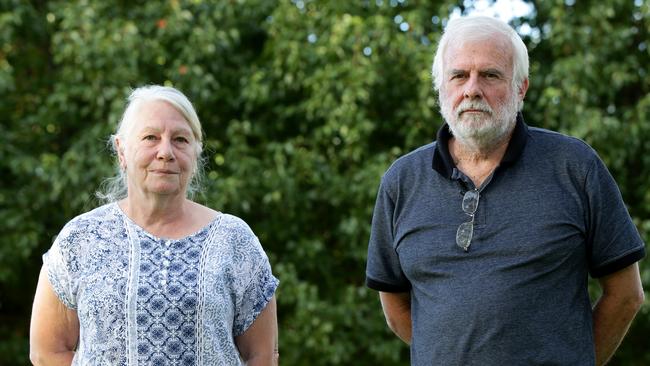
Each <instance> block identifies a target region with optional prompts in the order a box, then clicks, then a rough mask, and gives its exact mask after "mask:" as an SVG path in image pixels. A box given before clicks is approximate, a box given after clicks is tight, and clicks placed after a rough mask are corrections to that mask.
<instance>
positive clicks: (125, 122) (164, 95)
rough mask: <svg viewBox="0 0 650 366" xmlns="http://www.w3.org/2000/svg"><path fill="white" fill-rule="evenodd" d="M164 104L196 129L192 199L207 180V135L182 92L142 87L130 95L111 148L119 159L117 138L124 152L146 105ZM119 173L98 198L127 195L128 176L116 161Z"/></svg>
mask: <svg viewBox="0 0 650 366" xmlns="http://www.w3.org/2000/svg"><path fill="white" fill-rule="evenodd" d="M153 101H164V102H167V103H169V104H171V105H172V106H173V107H174V108H175V109H176V110H177V111H179V112H180V113H181V114H182V115H183V117H185V120H186V121H187V124H188V125H189V126H190V129H191V130H192V134H193V135H194V140H195V146H194V148H195V151H196V160H195V161H194V166H193V172H192V177H191V178H190V182H189V184H188V187H187V195H188V197H190V198H192V197H193V196H194V194H195V193H196V192H197V191H198V188H199V186H200V182H201V180H202V178H203V165H204V162H203V159H202V157H201V152H202V151H203V132H202V129H201V122H200V121H199V117H198V115H197V114H196V110H194V106H192V103H191V102H190V101H189V99H187V97H186V96H185V95H184V94H183V93H181V92H180V91H179V90H177V89H175V88H172V87H168V86H160V85H147V86H142V87H139V88H137V89H135V90H133V92H131V95H129V97H128V99H127V105H126V109H125V110H124V113H123V114H122V118H121V119H120V123H119V125H118V126H117V131H116V132H115V134H114V135H111V137H110V139H109V145H110V147H111V149H112V151H113V152H114V153H115V155H116V156H117V154H118V151H117V150H118V146H117V143H116V142H115V140H116V138H119V139H120V142H121V145H122V146H121V148H122V149H124V145H125V143H126V141H128V136H129V135H130V134H131V133H132V131H133V127H134V126H135V125H136V124H137V123H138V120H137V114H138V111H139V110H140V108H141V107H142V105H144V104H145V103H147V102H153ZM116 161H117V164H116V168H117V174H116V175H115V176H113V177H111V178H108V179H106V180H105V181H104V182H103V183H102V187H101V188H100V190H99V191H97V192H96V196H97V197H98V198H99V199H100V200H102V201H104V202H115V201H119V200H121V199H123V198H126V196H127V193H128V191H127V187H128V185H127V181H126V180H127V176H126V172H125V171H124V169H123V168H122V167H121V166H120V164H119V159H116Z"/></svg>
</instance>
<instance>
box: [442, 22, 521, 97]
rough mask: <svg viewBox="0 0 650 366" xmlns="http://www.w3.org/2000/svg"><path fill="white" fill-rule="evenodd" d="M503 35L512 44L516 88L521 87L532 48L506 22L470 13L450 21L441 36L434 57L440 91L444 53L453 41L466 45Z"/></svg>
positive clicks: (514, 86) (513, 82)
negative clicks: (527, 46)
mask: <svg viewBox="0 0 650 366" xmlns="http://www.w3.org/2000/svg"><path fill="white" fill-rule="evenodd" d="M495 36H502V37H504V38H505V39H506V40H508V41H509V43H510V44H511V46H512V51H513V52H512V54H513V60H512V66H513V75H512V76H513V78H512V87H513V88H514V89H515V90H519V88H520V87H521V85H522V83H523V82H524V80H525V79H527V78H528V50H527V49H526V45H525V44H524V42H523V41H522V40H521V37H520V36H519V34H517V32H516V31H515V30H514V29H512V27H510V26H509V25H508V24H507V23H505V22H504V21H502V20H500V19H497V18H492V17H488V16H466V17H461V18H455V19H452V20H450V21H449V23H447V27H446V28H445V31H444V33H443V35H442V37H441V38H440V42H439V43H438V48H437V49H436V55H435V57H434V59H433V67H432V68H431V74H432V76H433V87H434V88H435V90H436V91H439V90H440V88H441V86H442V81H443V79H444V75H443V72H444V55H445V52H446V50H447V48H448V47H449V45H450V44H454V45H462V44H463V43H464V42H477V41H485V40H489V39H494V37H495Z"/></svg>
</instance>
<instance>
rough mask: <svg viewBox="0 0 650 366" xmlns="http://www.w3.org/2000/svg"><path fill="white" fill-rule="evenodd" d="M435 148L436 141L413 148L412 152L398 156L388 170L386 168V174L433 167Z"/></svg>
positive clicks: (390, 174)
mask: <svg viewBox="0 0 650 366" xmlns="http://www.w3.org/2000/svg"><path fill="white" fill-rule="evenodd" d="M435 149H436V142H435V141H434V142H430V143H428V144H426V145H423V146H420V147H418V148H416V149H414V150H411V151H410V152H408V153H406V154H404V155H402V156H400V157H399V158H397V159H396V160H395V161H394V162H393V163H392V164H391V165H390V167H389V168H388V170H386V173H385V175H388V176H392V175H395V174H398V175H399V174H401V173H404V172H405V171H413V170H414V169H422V168H423V167H429V168H431V162H432V159H433V152H434V151H435Z"/></svg>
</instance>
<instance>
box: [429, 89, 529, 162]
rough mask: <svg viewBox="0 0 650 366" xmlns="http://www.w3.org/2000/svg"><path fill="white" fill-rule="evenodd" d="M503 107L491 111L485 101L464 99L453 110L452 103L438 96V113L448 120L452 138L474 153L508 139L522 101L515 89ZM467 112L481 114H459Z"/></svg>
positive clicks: (498, 106)
mask: <svg viewBox="0 0 650 366" xmlns="http://www.w3.org/2000/svg"><path fill="white" fill-rule="evenodd" d="M513 89H514V90H513V93H512V94H511V95H510V97H509V98H508V99H507V100H506V101H505V102H504V103H502V104H499V105H497V106H496V110H492V108H491V107H490V105H489V104H488V103H486V102H485V101H484V100H474V101H471V100H463V101H462V102H461V103H460V104H459V105H458V107H456V109H455V110H453V109H452V105H451V103H450V102H449V101H448V100H447V98H444V97H443V96H442V94H443V93H442V92H441V93H440V113H441V114H442V117H443V118H444V119H445V121H447V124H448V125H449V129H450V130H451V133H452V135H453V136H454V137H455V138H456V139H457V140H458V142H460V143H461V144H462V145H464V146H465V147H466V148H468V149H470V150H473V151H483V152H485V151H490V150H492V149H494V148H495V147H497V146H498V145H499V144H500V143H501V142H502V141H503V140H504V139H506V138H508V136H509V135H510V133H512V130H513V129H514V126H515V123H516V122H517V118H516V116H517V112H518V111H519V109H520V106H521V102H520V101H519V96H518V95H517V91H516V88H513ZM468 109H477V110H481V111H484V113H479V114H476V113H472V114H462V112H464V111H466V110H468Z"/></svg>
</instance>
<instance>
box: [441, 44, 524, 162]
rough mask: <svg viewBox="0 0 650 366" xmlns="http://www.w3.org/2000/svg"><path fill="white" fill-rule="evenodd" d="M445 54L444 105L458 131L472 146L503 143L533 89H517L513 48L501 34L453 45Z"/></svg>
mask: <svg viewBox="0 0 650 366" xmlns="http://www.w3.org/2000/svg"><path fill="white" fill-rule="evenodd" d="M443 57H444V63H443V65H444V70H443V77H444V79H443V82H442V86H441V88H440V107H441V108H440V109H441V113H442V115H443V117H444V118H445V120H446V121H447V123H448V124H449V127H450V129H451V131H452V134H453V135H454V137H456V138H457V139H458V140H459V142H461V143H462V144H464V145H466V146H467V147H470V148H472V149H478V150H484V149H489V148H490V147H491V146H494V145H496V144H498V143H499V142H500V141H502V140H503V139H504V138H505V137H507V136H508V135H509V133H510V132H511V131H512V128H513V127H514V124H515V121H516V119H515V117H516V114H517V111H518V109H519V103H520V101H521V100H522V99H523V95H524V93H525V90H526V87H527V83H524V85H522V88H521V90H514V89H513V87H512V77H513V64H512V60H513V51H512V47H511V46H510V44H509V43H507V42H506V41H504V40H503V39H498V38H497V39H490V40H486V41H479V42H465V43H462V44H459V45H456V44H450V46H449V48H448V49H447V50H446V52H445V54H444V55H443Z"/></svg>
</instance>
